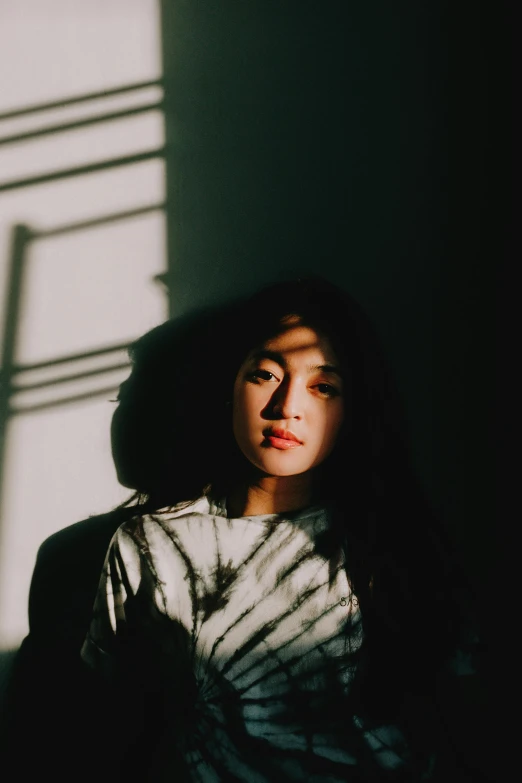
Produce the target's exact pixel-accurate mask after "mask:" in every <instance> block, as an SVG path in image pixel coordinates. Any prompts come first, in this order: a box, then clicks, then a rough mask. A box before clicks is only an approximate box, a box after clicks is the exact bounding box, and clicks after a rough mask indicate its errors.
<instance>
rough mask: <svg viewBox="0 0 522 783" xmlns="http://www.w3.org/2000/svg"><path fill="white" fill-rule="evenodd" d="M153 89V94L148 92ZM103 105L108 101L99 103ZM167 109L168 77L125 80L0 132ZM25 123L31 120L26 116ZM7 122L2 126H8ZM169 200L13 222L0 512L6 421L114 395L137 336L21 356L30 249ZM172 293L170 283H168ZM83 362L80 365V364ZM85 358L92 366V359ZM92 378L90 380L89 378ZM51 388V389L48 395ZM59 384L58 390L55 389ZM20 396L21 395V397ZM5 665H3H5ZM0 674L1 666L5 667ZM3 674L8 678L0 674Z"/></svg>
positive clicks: (70, 172) (1, 187)
mask: <svg viewBox="0 0 522 783" xmlns="http://www.w3.org/2000/svg"><path fill="white" fill-rule="evenodd" d="M144 91H145V93H146V97H145V99H144V100H141V99H140V94H143V93H144ZM151 93H152V99H151ZM120 97H123V98H125V99H126V98H127V97H130V98H131V99H132V100H133V101H134V103H135V104H137V105H132V106H130V107H129V106H127V107H124V108H122V109H117V110H109V111H100V110H99V105H98V106H96V109H97V113H96V114H94V115H92V116H79V117H78V116H76V117H73V118H72V119H69V121H62V122H60V123H56V122H52V121H51V122H49V121H47V122H43V123H42V115H44V116H45V113H47V115H49V113H50V114H51V115H52V113H53V112H55V111H58V113H59V111H61V110H70V109H73V113H76V115H78V114H82V112H83V114H85V113H86V112H89V111H91V110H92V107H93V105H95V104H96V102H98V104H100V103H101V104H103V102H104V101H105V100H106V99H107V98H109V99H114V98H116V99H119V98H120ZM102 108H103V106H102ZM158 110H160V111H162V112H163V110H164V98H163V83H162V81H161V80H155V81H148V82H140V83H137V84H131V85H124V86H121V87H119V88H116V89H111V90H107V91H103V92H97V93H89V94H86V95H81V96H73V97H69V98H67V99H64V100H61V101H55V102H53V103H46V104H39V105H34V106H29V107H25V108H21V109H17V110H15V111H11V112H4V113H2V114H0V133H1V131H2V123H3V122H4V121H7V124H9V123H10V122H11V121H12V120H18V119H20V118H23V119H24V122H25V118H27V120H28V124H29V125H31V124H32V125H33V127H29V128H25V129H23V130H21V131H20V132H17V133H8V134H7V135H4V136H0V150H2V149H3V148H5V147H8V145H14V144H17V143H19V142H21V141H23V142H25V141H28V140H37V139H39V138H43V137H45V136H47V137H48V136H52V135H56V134H60V133H62V132H64V131H70V130H75V129H80V128H87V127H90V126H94V125H98V124H101V123H105V122H109V121H113V120H120V119H125V118H129V117H133V116H136V115H139V114H144V113H146V112H150V111H158ZM26 124H27V123H26ZM4 127H5V126H4ZM164 157H165V146H159V147H158V146H156V148H154V149H145V150H143V151H138V152H136V153H135V154H130V155H122V156H116V157H115V156H113V157H111V158H110V159H102V160H98V161H94V162H89V163H88V164H86V165H76V166H72V167H64V168H62V169H59V170H53V171H48V172H44V173H38V174H35V175H33V176H24V177H21V178H18V179H12V180H8V181H3V182H2V181H0V196H1V195H2V194H3V193H7V192H10V191H11V192H12V191H17V190H20V189H25V188H29V187H32V186H35V185H40V184H44V183H49V182H55V181H56V182H58V181H62V180H66V179H71V178H76V177H81V176H83V175H86V174H92V173H95V172H102V171H107V170H110V169H117V168H119V167H120V168H121V167H124V166H130V165H132V164H136V163H141V162H143V161H148V160H155V159H160V160H161V159H164ZM165 210H166V203H165V201H164V199H161V200H160V201H159V202H158V203H153V204H146V205H143V206H138V207H136V208H133V209H127V210H122V211H120V212H112V213H111V214H106V215H101V216H97V217H94V218H90V219H87V220H80V221H76V222H69V223H67V224H62V225H55V226H51V227H46V228H44V229H37V228H35V227H33V226H31V225H26V224H22V223H19V224H17V225H15V226H14V227H13V228H12V234H11V244H10V248H9V256H8V259H7V270H6V271H7V275H6V282H5V302H4V307H3V314H2V320H3V338H2V343H3V344H2V352H1V365H0V514H1V509H2V496H3V492H2V490H3V489H4V477H5V466H6V459H7V458H8V455H7V453H6V450H7V447H8V438H7V434H8V428H9V424H10V422H11V420H12V418H13V417H14V416H19V415H25V414H29V413H34V412H38V411H42V410H44V409H49V408H57V407H62V406H65V405H69V404H71V403H77V402H81V401H82V400H88V399H89V400H90V399H93V398H95V397H100V396H105V397H106V396H107V395H113V394H114V393H115V392H116V391H117V388H118V387H117V386H115V385H114V379H113V378H109V382H107V378H106V376H110V374H111V373H112V374H114V372H115V371H123V370H125V369H127V368H129V367H130V365H129V361H128V357H127V353H126V349H127V347H128V345H129V343H130V341H131V340H132V339H134V337H135V336H129V340H127V341H125V342H123V343H117V344H113V345H108V346H102V347H100V346H95V345H94V346H92V349H89V350H86V351H83V352H81V353H74V354H69V355H61V356H55V357H52V358H50V359H47V360H46V361H40V362H30V363H21V362H19V361H17V345H18V335H19V331H20V321H21V315H22V308H23V294H24V286H25V284H26V281H27V276H28V272H29V270H28V260H29V259H28V251H29V249H30V247H31V246H32V245H33V243H35V242H37V241H42V240H45V239H49V238H54V237H57V236H61V235H70V234H72V233H75V232H83V231H90V230H92V229H95V228H99V227H100V226H105V225H109V224H114V223H117V222H123V221H127V220H132V219H134V218H139V217H142V216H144V215H147V214H152V213H155V212H156V213H157V212H165ZM166 278H167V276H166V274H165V273H163V274H158V275H155V276H154V277H153V279H154V280H155V281H156V282H157V283H158V284H160V285H161V286H162V288H163V290H165V288H166V286H165V282H166ZM167 294H168V290H167ZM82 364H83V367H82ZM87 365H88V366H87ZM91 378H92V379H96V378H98V379H100V381H101V383H100V385H99V387H97V388H94V389H93V388H89V389H88V391H84V392H81V391H80V392H78V387H77V383H80V384H81V382H82V381H86V382H88V380H89V379H91ZM71 382H76V393H69V394H67V384H68V383H71ZM87 385H88V384H87ZM40 390H42V391H45V392H46V399H45V401H38V402H35V403H32V404H31V403H30V404H25V405H24V404H23V397H24V395H25V396H27V395H26V394H25V393H26V392H39V391H40ZM49 391H51V395H50V396H49ZM54 391H55V393H54ZM21 399H22V402H20V400H21ZM1 533H2V519H1V517H0V539H1ZM0 668H2V667H0ZM0 674H1V672H0ZM0 679H3V675H2V677H0Z"/></svg>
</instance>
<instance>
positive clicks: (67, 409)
mask: <svg viewBox="0 0 522 783" xmlns="http://www.w3.org/2000/svg"><path fill="white" fill-rule="evenodd" d="M0 12H1V16H2V20H1V24H0V79H1V82H2V84H1V87H0V297H1V299H0V301H2V302H3V307H2V318H1V319H0V329H1V333H0V339H1V350H2V359H3V360H2V405H1V406H0V418H1V421H0V425H1V426H2V428H3V429H4V432H3V438H2V442H1V443H0V490H1V492H2V496H1V506H0V650H9V649H15V648H16V647H17V646H18V645H19V643H20V641H21V639H22V638H23V636H24V635H25V634H26V632H27V599H28V590H29V584H30V579H31V574H32V570H33V567H34V563H35V557H36V553H37V550H38V547H39V545H40V544H41V543H42V541H43V540H44V539H45V538H46V537H48V536H49V535H50V534H52V533H53V532H55V531H57V530H59V529H61V528H63V527H65V526H67V525H69V524H72V523H74V522H76V521H78V520H80V519H85V518H86V517H88V516H89V515H93V514H97V513H101V512H104V511H107V510H109V509H110V508H112V507H114V506H115V505H117V504H118V503H120V502H122V501H123V500H124V499H126V498H127V497H128V496H129V494H130V491H129V490H127V489H125V488H123V487H121V486H120V485H119V484H118V482H117V480H116V474H115V471H114V466H113V464H112V459H111V453H110V438H109V426H110V418H111V415H112V412H113V405H112V404H111V403H109V399H110V398H114V397H115V395H116V392H117V388H118V385H119V384H120V383H121V381H122V380H123V379H124V378H125V377H126V376H127V375H128V371H129V366H128V358H127V353H126V346H127V345H128V344H129V343H130V342H131V341H132V340H133V339H135V338H136V337H138V336H139V335H141V334H142V333H143V332H145V331H147V330H148V329H149V328H151V327H152V326H154V325H156V324H157V323H160V322H161V321H163V320H165V318H167V317H168V301H167V296H166V293H165V289H164V287H163V286H162V284H161V276H162V275H163V273H164V272H165V271H166V267H167V261H166V252H165V247H166V237H165V231H166V228H165V171H164V144H165V142H164V117H163V86H162V74H161V51H160V43H159V42H160V29H159V26H160V22H159V10H158V5H157V0H90V2H89V3H85V2H83V0H48V1H47V2H46V3H41V2H40V0H21V1H19V2H17V3H2V5H1V9H0Z"/></svg>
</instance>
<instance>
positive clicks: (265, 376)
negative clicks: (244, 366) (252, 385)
mask: <svg viewBox="0 0 522 783" xmlns="http://www.w3.org/2000/svg"><path fill="white" fill-rule="evenodd" d="M250 377H251V378H253V379H254V380H256V379H259V380H261V381H271V380H272V378H273V377H274V376H273V375H272V373H271V372H268V370H254V372H253V373H251V374H250Z"/></svg>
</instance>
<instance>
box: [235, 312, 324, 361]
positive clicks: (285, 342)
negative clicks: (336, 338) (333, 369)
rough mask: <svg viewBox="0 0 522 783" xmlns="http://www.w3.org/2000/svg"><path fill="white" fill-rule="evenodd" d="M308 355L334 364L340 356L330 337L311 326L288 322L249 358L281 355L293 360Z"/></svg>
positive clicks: (253, 351)
mask: <svg viewBox="0 0 522 783" xmlns="http://www.w3.org/2000/svg"><path fill="white" fill-rule="evenodd" d="M305 355H306V356H307V357H308V358H314V359H317V361H318V362H319V363H324V364H334V363H337V362H338V357H337V356H336V353H335V351H334V348H333V346H332V344H331V342H330V340H329V339H328V337H327V336H326V335H324V334H321V332H319V331H317V330H316V329H314V328H313V327H311V326H305V325H303V324H298V325H293V323H292V322H287V324H286V326H284V327H283V328H282V329H281V331H280V332H279V333H278V334H276V335H274V336H272V337H270V338H268V339H266V340H265V341H264V342H263V343H262V344H261V345H259V346H257V347H256V348H254V349H253V350H252V351H250V353H249V358H250V359H251V358H256V357H257V358H260V357H261V356H265V358H273V359H274V360H277V358H278V357H279V356H281V357H285V358H286V360H291V358H292V357H298V356H305Z"/></svg>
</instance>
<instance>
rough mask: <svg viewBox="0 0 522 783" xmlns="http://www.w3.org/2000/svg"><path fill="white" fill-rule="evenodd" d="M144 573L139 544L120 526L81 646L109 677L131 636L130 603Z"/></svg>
mask: <svg viewBox="0 0 522 783" xmlns="http://www.w3.org/2000/svg"><path fill="white" fill-rule="evenodd" d="M140 573H141V566H140V555H139V551H138V549H137V547H136V544H135V543H134V541H133V539H132V537H131V536H130V535H129V533H128V532H126V531H125V529H124V528H119V530H118V531H117V532H116V534H115V535H114V537H113V539H112V541H111V544H110V546H109V550H108V552H107V555H106V558H105V562H104V566H103V570H102V574H101V578H100V583H99V586H98V592H97V595H96V600H95V603H94V609H93V617H92V622H91V626H90V628H89V632H88V634H87V636H86V639H85V642H84V644H83V647H82V650H81V656H82V658H83V660H84V661H85V663H87V665H88V666H90V667H91V668H92V669H95V670H97V671H99V672H100V673H102V674H103V675H104V676H105V677H107V678H108V679H113V676H114V668H115V660H116V657H117V653H118V650H119V648H120V646H121V642H122V640H124V639H125V638H126V637H127V636H128V619H127V603H128V601H129V599H130V598H132V596H134V595H135V594H136V592H137V590H138V587H139V584H140Z"/></svg>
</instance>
